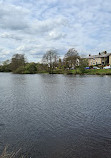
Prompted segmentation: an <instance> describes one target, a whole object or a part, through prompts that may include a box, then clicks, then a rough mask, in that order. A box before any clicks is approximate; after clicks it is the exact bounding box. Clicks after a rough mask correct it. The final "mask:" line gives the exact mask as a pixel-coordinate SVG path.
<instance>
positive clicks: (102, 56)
mask: <svg viewBox="0 0 111 158" xmlns="http://www.w3.org/2000/svg"><path fill="white" fill-rule="evenodd" d="M110 55H111V53H106V54H105V53H104V52H103V53H99V54H98V55H90V56H88V57H87V59H93V58H106V57H108V56H110Z"/></svg>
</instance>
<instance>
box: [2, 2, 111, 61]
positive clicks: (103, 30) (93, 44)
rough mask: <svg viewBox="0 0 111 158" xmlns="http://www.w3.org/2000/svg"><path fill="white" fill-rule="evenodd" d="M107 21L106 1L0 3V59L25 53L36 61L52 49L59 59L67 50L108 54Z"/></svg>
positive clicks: (108, 7)
mask: <svg viewBox="0 0 111 158" xmlns="http://www.w3.org/2000/svg"><path fill="white" fill-rule="evenodd" d="M110 19H111V5H110V0H107V1H103V0H98V1H97V0H93V1H90V0H84V1H83V0H78V1H76V0H70V1H69V0H65V1H64V0H38V1H36V0H29V1H26V0H5V1H0V44H1V46H2V47H1V48H4V49H3V50H0V58H2V59H5V58H6V59H7V58H8V57H9V56H10V57H11V56H12V55H13V54H14V53H25V54H26V56H27V58H28V59H29V60H37V59H36V57H38V58H39V59H40V58H41V57H42V55H43V53H45V52H46V51H47V50H48V49H52V48H56V49H58V51H59V52H60V54H61V55H64V54H65V53H66V51H67V50H68V49H69V48H70V47H75V49H77V50H78V52H79V53H84V54H88V53H92V54H94V53H96V52H97V53H98V52H99V51H102V50H103V49H104V50H110V46H111V38H110V37H111V33H110V32H111V31H110V28H111V20H110ZM6 52H7V53H6ZM0 60H1V59H0Z"/></svg>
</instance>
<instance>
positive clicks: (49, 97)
mask: <svg viewBox="0 0 111 158" xmlns="http://www.w3.org/2000/svg"><path fill="white" fill-rule="evenodd" d="M110 91H111V77H110V76H103V77H101V76H70V75H68V76H65V75H46V74H40V75H38V74H37V75H13V74H7V73H0V150H2V149H3V147H4V145H6V144H10V149H11V148H12V149H15V148H16V149H19V148H22V152H23V153H25V154H26V155H28V157H29V156H31V157H32V158H110V155H111V121H110V120H111V93H110Z"/></svg>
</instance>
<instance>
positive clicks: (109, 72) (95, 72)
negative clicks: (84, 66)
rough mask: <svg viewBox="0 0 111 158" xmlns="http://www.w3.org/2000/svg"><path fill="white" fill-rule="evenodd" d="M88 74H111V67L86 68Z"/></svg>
mask: <svg viewBox="0 0 111 158" xmlns="http://www.w3.org/2000/svg"><path fill="white" fill-rule="evenodd" d="M85 74H87V75H111V69H106V70H105V69H90V70H86V71H85Z"/></svg>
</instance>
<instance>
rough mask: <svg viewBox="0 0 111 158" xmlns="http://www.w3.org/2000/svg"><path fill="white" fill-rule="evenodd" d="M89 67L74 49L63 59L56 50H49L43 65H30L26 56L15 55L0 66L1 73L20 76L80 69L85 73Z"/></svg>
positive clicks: (44, 56)
mask: <svg viewBox="0 0 111 158" xmlns="http://www.w3.org/2000/svg"><path fill="white" fill-rule="evenodd" d="M87 65H88V62H87V60H86V59H82V58H81V57H80V56H79V53H78V52H77V50H75V49H74V48H71V49H69V50H68V52H67V53H66V54H65V55H64V58H63V59H61V58H60V57H59V54H58V53H57V51H56V50H52V49H51V50H48V51H47V52H46V53H45V54H44V55H43V57H42V62H41V63H34V62H30V63H28V62H27V61H26V58H25V55H24V54H14V55H13V56H12V58H11V60H6V61H4V62H3V64H2V65H0V72H13V73H20V74H35V73H51V74H53V73H64V72H71V70H74V69H75V70H76V69H79V70H80V71H81V73H83V72H84V67H86V66H87Z"/></svg>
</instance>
